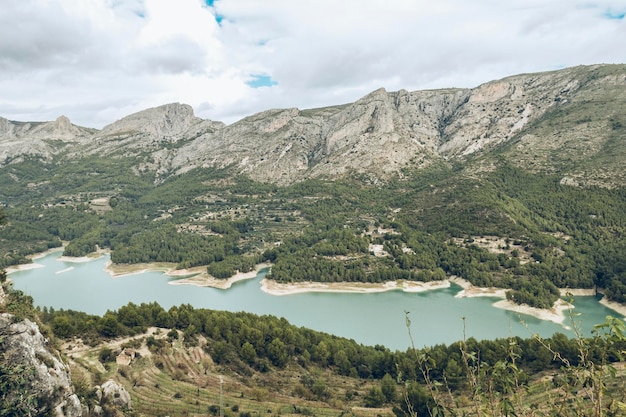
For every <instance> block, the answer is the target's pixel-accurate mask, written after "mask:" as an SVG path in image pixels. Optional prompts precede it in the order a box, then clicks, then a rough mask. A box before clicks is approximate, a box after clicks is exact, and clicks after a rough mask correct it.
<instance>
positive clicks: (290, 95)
mask: <svg viewBox="0 0 626 417" xmlns="http://www.w3.org/2000/svg"><path fill="white" fill-rule="evenodd" d="M624 11H625V9H624V7H623V1H621V0H602V1H595V2H589V1H587V0H585V1H580V0H573V1H572V0H550V1H545V0H510V1H507V2H502V1H496V0H476V1H473V2H467V1H463V0H440V1H437V2H432V1H425V0H387V1H384V2H381V1H373V0H342V1H341V2H337V1H334V0H332V1H331V0H317V1H315V2H299V1H291V0H265V1H263V2H259V1H257V0H177V1H172V0H3V12H2V13H1V14H0V91H2V92H3V93H2V95H1V96H0V116H2V117H8V118H11V119H17V120H52V119H54V118H56V117H57V116H58V115H60V114H65V115H67V116H68V117H70V119H71V120H72V121H74V122H76V123H79V124H83V125H87V126H94V127H102V126H103V125H105V124H108V123H111V122H113V121H114V120H115V119H117V118H120V117H122V116H124V115H127V114H129V113H131V112H134V111H139V110H142V109H144V108H147V107H152V106H158V105H160V104H164V103H166V102H172V101H177V102H186V103H189V104H191V105H192V106H194V108H195V110H196V112H197V113H198V114H199V115H200V116H201V117H206V118H211V119H214V120H224V121H226V122H233V121H235V120H237V119H238V118H241V117H244V116H246V115H248V114H250V113H252V112H256V111H261V110H264V109H267V108H272V107H300V108H308V107H319V106H324V105H332V104H338V103H345V102H350V101H354V100H356V99H358V98H359V97H361V96H363V95H365V94H367V93H368V92H370V91H372V90H374V89H376V88H379V87H385V88H386V89H388V90H397V89H400V88H404V89H407V90H415V89H423V88H442V87H453V86H455V87H473V86H476V85H478V84H480V83H482V82H486V81H489V80H491V79H495V78H500V77H504V76H507V75H512V74H517V73H522V72H533V71H545V70H552V69H556V68H561V67H563V66H572V65H579V64H593V63H618V62H626V50H625V49H624V48H623V47H622V45H621V43H622V42H621V39H624V38H625V35H626V22H625V19H624ZM258 87H263V88H258Z"/></svg>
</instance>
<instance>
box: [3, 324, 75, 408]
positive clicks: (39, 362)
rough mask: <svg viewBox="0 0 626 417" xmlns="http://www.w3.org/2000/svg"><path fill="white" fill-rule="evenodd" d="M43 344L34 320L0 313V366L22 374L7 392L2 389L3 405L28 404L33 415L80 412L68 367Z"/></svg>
mask: <svg viewBox="0 0 626 417" xmlns="http://www.w3.org/2000/svg"><path fill="white" fill-rule="evenodd" d="M47 344H48V342H47V340H46V339H45V338H44V336H43V335H42V334H41V332H40V331H39V327H38V326H37V325H36V324H35V323H33V322H31V321H30V320H28V319H24V320H21V321H17V322H16V321H15V317H14V316H12V315H11V314H6V313H4V314H0V355H1V358H0V359H1V360H2V363H3V366H5V367H10V368H11V370H13V371H16V372H19V374H20V375H22V376H23V377H24V380H20V381H19V382H20V384H16V385H15V386H14V387H13V389H12V390H11V392H9V393H4V395H6V397H4V400H5V404H4V406H5V407H28V409H29V411H30V412H32V414H33V415H47V414H49V413H52V412H54V415H56V416H58V417H63V416H66V417H70V416H71V417H79V416H82V411H83V409H82V406H81V404H80V401H79V399H78V397H77V396H76V394H74V391H73V388H72V386H71V381H70V375H69V369H68V368H67V367H66V366H65V365H64V364H63V363H62V362H61V361H60V360H59V359H58V358H57V357H56V356H54V355H53V354H52V353H51V352H50V350H49V348H48V346H47ZM7 369H8V368H7ZM26 399H28V400H26Z"/></svg>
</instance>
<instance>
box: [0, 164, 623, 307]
mask: <svg viewBox="0 0 626 417" xmlns="http://www.w3.org/2000/svg"><path fill="white" fill-rule="evenodd" d="M131 167H132V161H130V160H124V159H121V160H118V159H112V160H108V161H107V160H103V159H95V158H94V159H93V160H85V161H82V162H81V163H77V164H74V165H68V166H63V167H61V168H57V167H52V166H45V165H39V164H36V163H35V162H32V161H30V162H29V161H25V162H23V163H18V164H12V165H10V166H7V167H4V168H2V169H1V171H0V182H1V184H2V187H1V188H0V189H1V190H2V191H1V193H2V198H3V199H4V201H6V203H5V204H7V207H6V211H7V214H8V215H9V219H10V221H9V223H8V225H6V226H4V227H3V229H2V234H1V237H0V238H1V239H2V248H3V253H2V258H1V262H2V265H3V266H8V265H11V264H16V263H21V262H27V258H26V256H27V255H28V254H30V253H34V252H39V251H43V250H45V249H47V248H50V247H57V246H60V245H61V244H62V242H66V243H67V246H66V248H65V254H66V255H69V256H82V255H86V254H88V253H90V252H93V251H94V250H95V249H96V248H108V249H110V250H111V251H112V255H111V259H112V260H113V262H116V263H140V262H172V263H175V264H176V265H177V266H178V267H179V268H187V267H190V266H201V265H204V266H207V268H208V270H209V272H210V273H211V274H212V275H214V276H216V277H219V278H226V277H229V276H231V275H232V274H234V273H235V272H236V271H248V270H250V269H252V268H253V266H254V265H255V264H256V263H258V262H261V261H270V262H272V263H273V267H272V271H271V275H270V278H272V279H274V280H276V281H279V282H294V281H303V280H307V281H326V282H329V281H330V282H337V281H358V282H384V281H389V280H397V279H407V280H419V281H430V280H440V279H445V278H446V277H447V276H450V275H457V276H460V277H463V278H465V279H467V280H469V281H470V282H472V283H473V284H475V285H477V286H498V287H503V288H510V289H512V291H510V292H509V298H510V299H512V300H514V301H516V302H519V303H527V304H529V305H532V306H537V307H549V306H551V305H552V303H553V302H554V301H555V300H556V298H557V297H558V289H557V288H593V287H594V286H598V287H600V288H602V289H604V290H605V294H606V296H607V297H609V298H610V299H612V300H616V301H620V302H624V301H626V265H625V262H626V261H625V260H624V258H623V253H625V249H626V240H625V239H623V236H624V235H625V231H626V230H625V228H626V219H625V215H624V213H626V190H624V189H623V188H600V187H585V188H582V187H574V186H570V185H564V184H562V183H561V182H560V181H559V177H558V176H553V175H548V174H543V175H542V174H531V173H527V172H525V171H523V170H521V169H519V168H515V167H514V166H512V165H510V164H508V163H506V162H502V161H501V162H500V163H499V165H498V167H497V168H495V169H494V170H492V171H491V172H485V173H483V174H481V175H476V174H473V173H472V171H471V169H470V168H459V169H451V168H448V167H447V166H445V165H440V166H438V167H432V168H430V169H427V170H417V171H408V170H407V171H405V172H404V173H403V175H402V177H401V178H397V179H395V180H392V181H389V182H387V183H385V184H382V185H371V184H369V183H368V182H367V181H362V180H360V179H359V178H358V177H355V178H352V179H343V180H340V179H339V180H337V181H321V180H308V181H303V182H300V183H296V184H293V185H290V186H282V187H280V186H276V185H272V184H262V183H257V182H254V181H251V180H250V179H248V178H246V177H243V176H232V175H230V173H229V171H227V170H214V169H196V170H192V171H190V172H188V173H186V174H183V175H180V176H175V177H172V178H170V179H169V180H167V181H165V182H163V183H160V184H156V185H155V184H153V183H152V182H150V181H149V179H148V178H144V177H142V176H141V175H136V174H134V173H132V170H131ZM15 176H17V177H20V178H28V181H30V184H33V185H32V186H30V187H27V190H28V192H26V193H24V192H23V191H24V190H23V189H21V188H19V187H15V185H13V186H12V184H13V183H14V182H15V181H14V179H13V177H15ZM85 178H86V180H85ZM22 184H23V182H22ZM485 242H491V243H492V244H491V245H487V244H485Z"/></svg>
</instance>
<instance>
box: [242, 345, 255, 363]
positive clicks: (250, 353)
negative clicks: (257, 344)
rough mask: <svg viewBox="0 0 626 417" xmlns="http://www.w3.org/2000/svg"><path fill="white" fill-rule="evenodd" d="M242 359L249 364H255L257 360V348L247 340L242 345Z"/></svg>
mask: <svg viewBox="0 0 626 417" xmlns="http://www.w3.org/2000/svg"><path fill="white" fill-rule="evenodd" d="M240 356H241V359H242V360H243V361H244V362H246V363H247V364H248V365H252V364H254V362H256V350H255V349H254V346H252V343H250V342H245V343H244V344H243V346H241V354H240Z"/></svg>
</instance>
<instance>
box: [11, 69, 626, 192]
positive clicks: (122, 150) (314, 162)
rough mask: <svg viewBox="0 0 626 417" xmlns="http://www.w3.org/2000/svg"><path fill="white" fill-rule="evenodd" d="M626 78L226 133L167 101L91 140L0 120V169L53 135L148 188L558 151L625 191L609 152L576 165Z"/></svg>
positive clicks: (512, 83)
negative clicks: (144, 176) (198, 174)
mask: <svg viewBox="0 0 626 417" xmlns="http://www.w3.org/2000/svg"><path fill="white" fill-rule="evenodd" d="M625 80H626V66H624V65H598V66H589V67H576V68H568V69H564V70H560V71H553V72H546V73H538V74H525V75H517V76H513V77H508V78H505V79H502V80H498V81H492V82H488V83H485V84H483V85H480V86H478V87H476V88H472V89H442V90H428V91H415V92H407V91H404V90H401V91H397V92H387V91H385V90H384V89H379V90H376V91H374V92H372V93H370V94H368V95H366V96H365V97H363V98H361V99H359V100H357V101H356V102H354V103H349V104H345V105H341V106H331V107H325V108H320V109H309V110H299V109H295V108H293V109H274V110H267V111H264V112H261V113H257V114H254V115H252V116H249V117H246V118H244V119H242V120H240V121H238V122H236V123H233V124H231V125H228V126H226V125H224V124H223V123H220V122H213V121H210V120H202V119H199V118H197V117H195V116H194V114H193V110H192V109H191V107H190V106H187V105H184V104H167V105H164V106H160V107H155V108H152V109H147V110H144V111H141V112H138V113H135V114H132V115H130V116H127V117H124V118H123V119H121V120H119V121H117V122H115V123H113V124H111V125H109V126H106V127H105V128H104V129H103V130H102V131H99V132H94V133H92V134H91V136H89V137H87V138H85V137H84V135H83V136H81V135H82V134H84V133H85V131H84V130H81V129H83V128H77V127H75V126H73V125H71V124H70V123H69V121H67V119H65V118H59V119H57V121H56V122H49V123H45V124H29V123H22V124H17V123H16V122H9V121H7V120H5V119H0V165H1V164H2V161H6V160H10V159H11V158H20V157H24V156H26V155H33V154H34V155H39V156H40V157H41V158H44V159H47V160H49V159H50V158H51V157H52V156H54V155H58V154H60V153H61V151H59V149H58V146H59V145H58V143H59V142H57V143H56V145H55V146H57V148H55V147H53V146H52V145H51V144H50V143H49V141H48V139H36V140H35V139H32V138H43V137H46V138H53V137H55V138H57V140H58V141H61V142H60V143H70V142H71V141H74V142H71V143H72V146H65V147H61V150H62V151H63V152H65V153H64V154H63V158H70V159H71V158H81V157H83V156H85V155H106V156H113V157H115V156H120V157H121V156H130V157H133V158H135V160H136V161H137V162H136V167H135V170H136V171H135V172H151V173H154V175H155V181H160V180H162V179H164V178H167V177H168V176H170V175H176V174H180V173H183V172H186V171H188V170H190V169H193V168H196V167H217V168H225V167H229V168H231V169H232V170H233V171H235V172H237V173H243V174H246V175H248V176H250V177H251V178H253V179H256V180H259V181H264V182H274V183H278V184H288V183H292V182H294V181H301V180H303V179H306V178H337V177H338V176H341V175H346V174H353V175H360V176H361V177H364V178H366V179H370V180H371V181H372V182H377V181H379V180H381V179H385V178H388V177H390V176H401V175H403V171H404V170H407V169H408V170H414V169H421V168H424V167H428V166H430V165H432V164H434V163H454V162H462V161H467V160H468V159H471V158H474V159H476V157H479V156H482V155H486V154H488V153H489V152H491V151H493V150H494V149H496V148H498V149H500V150H503V152H501V153H500V155H506V156H507V158H508V159H509V160H510V161H512V162H513V163H515V164H518V165H520V166H523V167H525V168H527V169H529V170H546V169H550V167H551V166H552V167H553V166H554V165H555V162H557V163H558V162H559V160H557V159H555V154H556V150H559V151H563V153H564V154H567V155H566V156H564V157H563V158H562V160H563V161H565V160H566V159H567V161H569V162H571V161H574V162H575V163H574V164H572V163H569V162H568V163H567V164H565V163H563V166H565V165H567V170H569V171H564V172H563V174H564V175H567V176H568V177H571V178H576V179H577V180H578V179H580V178H581V177H586V178H587V182H589V181H600V182H601V181H602V180H603V179H606V178H608V177H610V178H611V179H614V178H618V179H619V181H621V182H625V183H626V174H625V173H624V170H623V169H620V167H619V165H620V163H621V162H620V161H621V160H623V158H622V159H620V158H618V157H617V156H616V154H615V153H613V154H612V156H610V157H609V158H608V161H607V160H603V162H602V164H601V168H600V170H599V171H597V172H595V171H594V172H590V171H589V170H588V169H587V168H585V167H582V165H584V164H583V162H584V160H585V159H588V158H590V157H592V158H593V157H595V155H604V154H603V152H605V153H606V151H607V146H605V144H606V143H607V141H610V140H614V139H612V138H613V136H615V135H618V136H619V132H620V131H621V130H619V129H621V127H620V126H623V125H626V119H624V120H622V119H623V115H624V114H625V113H626V105H625V104H624V103H625V102H626V81H625ZM581 109H582V110H581ZM611 126H612V127H611ZM77 129H78V130H77ZM611 129H613V130H616V129H617V133H611ZM25 132H27V133H28V135H26V133H25ZM616 137H617V136H616ZM81 138H82V139H81ZM3 144H4V145H3ZM8 144H10V146H9V145H8ZM513 144H514V145H515V147H513ZM9 148H10V149H9ZM625 156H626V155H625ZM63 158H59V161H63V160H64V159H63ZM579 165H581V166H580V167H579ZM485 166H488V164H486V165H485ZM552 169H553V168H552ZM608 171H611V172H608ZM613 171H615V172H613ZM618 171H619V172H618ZM622 177H623V178H622ZM592 178H595V179H592Z"/></svg>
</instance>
